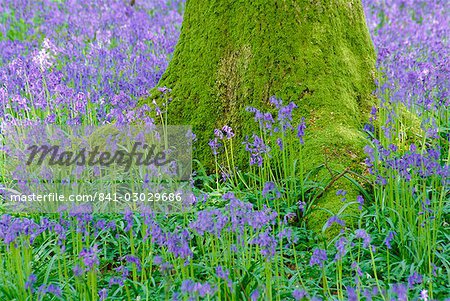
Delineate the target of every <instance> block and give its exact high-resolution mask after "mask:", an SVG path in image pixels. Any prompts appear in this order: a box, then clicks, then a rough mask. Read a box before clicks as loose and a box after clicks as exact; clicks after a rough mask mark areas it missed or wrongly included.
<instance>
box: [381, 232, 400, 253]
mask: <svg viewBox="0 0 450 301" xmlns="http://www.w3.org/2000/svg"><path fill="white" fill-rule="evenodd" d="M395 235H397V233H396V232H395V231H389V233H388V235H387V236H386V239H385V240H384V243H385V244H386V247H387V248H388V249H392V245H391V242H392V240H393V239H394V236H395Z"/></svg>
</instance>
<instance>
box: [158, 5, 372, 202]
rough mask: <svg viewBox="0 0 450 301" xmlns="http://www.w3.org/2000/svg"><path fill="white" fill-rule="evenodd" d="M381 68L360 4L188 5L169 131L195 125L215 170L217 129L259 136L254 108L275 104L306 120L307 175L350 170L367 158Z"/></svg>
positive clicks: (165, 80)
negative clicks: (321, 168)
mask: <svg viewBox="0 0 450 301" xmlns="http://www.w3.org/2000/svg"><path fill="white" fill-rule="evenodd" d="M374 64H375V53H374V48H373V45H372V41H371V39H370V35H369V32H368V29H367V26H366V22H365V16H364V12H363V8H362V3H361V1H360V0H245V1H236V0H220V1H217V0H187V2H186V8H185V14H184V21H183V25H182V30H181V36H180V39H179V42H178V45H177V47H176V50H175V53H174V57H173V59H172V61H171V62H170V65H169V68H168V69H167V71H166V73H165V74H164V76H163V77H162V79H161V81H160V83H159V86H166V87H169V88H171V89H172V97H173V102H172V103H171V104H170V107H169V119H170V122H171V123H173V124H191V125H193V128H194V131H195V133H196V134H197V137H198V144H197V152H196V153H197V155H198V157H200V158H201V159H203V160H204V161H206V162H208V161H209V162H212V160H211V151H210V149H209V147H208V144H207V143H208V141H209V139H210V138H211V137H212V133H213V130H214V129H215V128H220V127H222V126H223V125H225V124H228V125H230V126H231V127H233V128H234V129H235V131H236V132H237V134H238V136H240V137H242V136H243V135H245V134H251V130H252V129H255V128H254V126H252V124H253V122H252V121H251V118H252V115H250V113H248V112H246V111H245V108H246V107H247V106H254V107H257V108H269V107H270V104H269V101H268V100H269V98H270V97H271V96H276V97H278V98H281V99H283V100H284V101H285V102H288V101H294V102H295V103H296V104H297V105H298V106H299V109H298V110H297V111H298V113H297V115H296V116H297V117H296V118H300V116H304V117H305V118H306V123H307V126H308V129H307V134H306V136H305V154H306V156H307V158H306V163H307V166H306V167H307V168H311V167H313V166H316V165H319V164H320V163H322V162H327V163H328V165H329V166H330V167H332V168H335V169H343V168H345V167H346V166H348V165H350V164H352V163H356V164H358V163H359V161H360V159H361V153H362V147H363V134H362V133H361V129H362V122H363V121H364V120H365V119H366V117H367V116H366V113H367V112H368V110H369V108H370V107H371V105H372V103H371V102H372V101H373V99H372V97H371V92H372V90H373V88H374ZM239 156H240V157H241V158H243V156H244V154H240V155H239ZM335 186H336V187H335V189H337V188H339V187H338V186H339V185H338V184H336V185H335ZM330 193H333V192H332V190H331V192H330ZM332 203H333V202H332ZM330 206H331V207H332V206H333V205H330Z"/></svg>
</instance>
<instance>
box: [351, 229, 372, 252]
mask: <svg viewBox="0 0 450 301" xmlns="http://www.w3.org/2000/svg"><path fill="white" fill-rule="evenodd" d="M355 238H360V239H362V240H363V247H364V248H368V247H369V245H370V242H371V241H372V239H371V238H370V235H369V234H368V233H367V232H366V230H364V229H357V230H356V231H355Z"/></svg>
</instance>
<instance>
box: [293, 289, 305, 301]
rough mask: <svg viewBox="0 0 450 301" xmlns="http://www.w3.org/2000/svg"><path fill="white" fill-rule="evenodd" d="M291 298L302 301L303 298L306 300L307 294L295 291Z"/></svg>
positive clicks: (302, 291)
mask: <svg viewBox="0 0 450 301" xmlns="http://www.w3.org/2000/svg"><path fill="white" fill-rule="evenodd" d="M292 297H294V299H295V300H296V301H300V300H303V299H304V298H307V297H308V294H307V293H306V292H305V291H304V290H299V289H295V290H294V291H293V292H292Z"/></svg>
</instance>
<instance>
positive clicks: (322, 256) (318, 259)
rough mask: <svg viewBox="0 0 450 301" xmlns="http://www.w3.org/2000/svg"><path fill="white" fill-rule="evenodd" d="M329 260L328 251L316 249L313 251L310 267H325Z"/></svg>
mask: <svg viewBox="0 0 450 301" xmlns="http://www.w3.org/2000/svg"><path fill="white" fill-rule="evenodd" d="M327 259H328V257H327V251H325V250H322V249H315V250H314V251H313V255H312V256H311V260H310V261H309V265H310V266H314V265H318V266H319V267H321V268H322V267H323V266H324V262H325V261H326V260H327Z"/></svg>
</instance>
